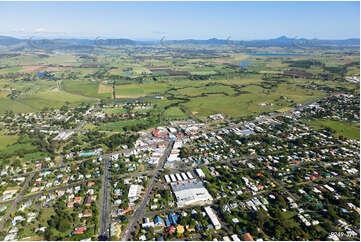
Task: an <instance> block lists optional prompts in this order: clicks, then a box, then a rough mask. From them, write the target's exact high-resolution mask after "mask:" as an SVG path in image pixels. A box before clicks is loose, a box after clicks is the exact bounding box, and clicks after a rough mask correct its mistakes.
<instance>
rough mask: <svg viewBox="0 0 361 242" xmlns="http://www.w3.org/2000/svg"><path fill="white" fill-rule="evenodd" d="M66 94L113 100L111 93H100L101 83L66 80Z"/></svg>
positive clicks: (64, 83) (63, 84)
mask: <svg viewBox="0 0 361 242" xmlns="http://www.w3.org/2000/svg"><path fill="white" fill-rule="evenodd" d="M62 86H63V89H64V91H66V92H69V93H74V94H78V95H82V96H85V97H94V98H102V99H106V98H111V96H112V95H111V93H99V82H96V81H88V80H66V81H64V82H63V83H62Z"/></svg>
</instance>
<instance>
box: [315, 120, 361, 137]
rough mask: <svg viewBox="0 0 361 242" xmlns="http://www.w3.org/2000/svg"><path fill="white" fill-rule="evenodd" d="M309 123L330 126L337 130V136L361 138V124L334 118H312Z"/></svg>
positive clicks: (319, 126) (317, 126) (318, 126)
mask: <svg viewBox="0 0 361 242" xmlns="http://www.w3.org/2000/svg"><path fill="white" fill-rule="evenodd" d="M308 123H309V124H310V125H311V126H313V127H315V128H327V127H328V128H330V129H332V130H334V131H335V132H336V136H340V135H342V136H344V137H348V138H352V139H357V140H359V139H360V124H355V123H350V122H345V121H334V120H312V121H309V122H308Z"/></svg>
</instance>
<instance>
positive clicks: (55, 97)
mask: <svg viewBox="0 0 361 242" xmlns="http://www.w3.org/2000/svg"><path fill="white" fill-rule="evenodd" d="M20 102H21V103H24V104H26V105H27V106H30V107H33V108H34V109H42V108H45V107H54V108H59V107H61V106H62V105H64V104H66V102H69V103H70V105H74V106H75V105H79V104H80V103H82V102H88V103H91V102H93V100H92V99H91V98H87V97H81V96H77V95H72V94H68V93H64V92H61V91H57V90H54V91H47V92H42V93H39V94H36V95H31V96H27V97H24V99H23V100H21V101H20Z"/></svg>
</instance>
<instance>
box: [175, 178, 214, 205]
mask: <svg viewBox="0 0 361 242" xmlns="http://www.w3.org/2000/svg"><path fill="white" fill-rule="evenodd" d="M171 187H172V190H173V192H174V194H175V196H176V199H177V205H178V207H184V206H188V205H202V204H209V203H211V202H212V201H213V198H212V196H211V195H210V194H209V192H208V191H207V189H206V188H205V187H204V185H203V183H202V182H196V181H193V182H192V181H185V182H180V183H178V184H177V183H172V184H171Z"/></svg>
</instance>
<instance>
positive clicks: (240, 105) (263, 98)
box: [183, 84, 324, 117]
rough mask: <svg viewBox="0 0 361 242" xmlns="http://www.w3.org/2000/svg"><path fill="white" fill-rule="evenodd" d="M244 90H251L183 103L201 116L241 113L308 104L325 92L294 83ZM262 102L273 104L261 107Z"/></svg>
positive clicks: (249, 87)
mask: <svg viewBox="0 0 361 242" xmlns="http://www.w3.org/2000/svg"><path fill="white" fill-rule="evenodd" d="M241 91H245V92H247V93H244V94H240V95H239V96H225V95H223V94H211V95H208V96H206V97H197V98H191V100H190V101H189V102H187V103H185V104H183V105H184V106H185V107H186V108H187V109H188V110H189V111H190V112H198V114H197V116H199V117H205V116H208V115H211V114H215V113H223V114H226V115H229V116H237V115H247V114H250V113H257V112H258V113H259V112H265V111H275V110H279V109H282V108H285V107H290V106H293V105H294V104H296V103H307V102H310V101H311V100H313V99H315V98H317V97H320V96H323V95H324V94H323V93H321V92H319V91H311V90H307V89H303V88H301V87H297V86H294V85H290V84H281V85H279V86H278V87H276V88H273V89H271V90H267V89H263V88H262V87H259V86H247V87H245V88H242V89H241ZM281 96H283V97H281ZM261 103H269V104H272V105H267V106H260V104H261Z"/></svg>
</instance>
